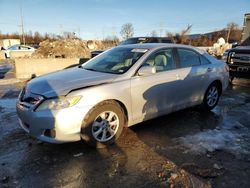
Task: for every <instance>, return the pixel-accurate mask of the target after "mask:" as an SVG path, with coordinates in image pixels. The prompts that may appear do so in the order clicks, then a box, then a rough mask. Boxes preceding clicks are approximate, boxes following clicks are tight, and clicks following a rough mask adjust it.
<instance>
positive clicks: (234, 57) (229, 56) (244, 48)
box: [222, 37, 250, 82]
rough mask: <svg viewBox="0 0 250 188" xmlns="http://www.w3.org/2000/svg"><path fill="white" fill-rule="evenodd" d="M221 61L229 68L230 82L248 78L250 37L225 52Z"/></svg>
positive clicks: (249, 72) (249, 69)
mask: <svg viewBox="0 0 250 188" xmlns="http://www.w3.org/2000/svg"><path fill="white" fill-rule="evenodd" d="M222 59H223V60H224V61H225V62H226V63H227V64H228V66H229V74H230V81H231V82H232V81H233V79H234V78H250V37H248V38H247V39H246V40H245V41H244V42H243V43H241V44H240V45H238V46H236V47H235V48H232V49H229V50H226V51H225V53H224V54H223V57H222Z"/></svg>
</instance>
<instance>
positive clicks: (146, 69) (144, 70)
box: [138, 66, 156, 76]
mask: <svg viewBox="0 0 250 188" xmlns="http://www.w3.org/2000/svg"><path fill="white" fill-rule="evenodd" d="M155 73H156V69H155V67H152V66H142V67H141V68H140V69H139V70H138V75H139V76H149V75H152V74H155Z"/></svg>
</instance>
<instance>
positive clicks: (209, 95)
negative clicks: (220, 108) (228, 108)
mask: <svg viewBox="0 0 250 188" xmlns="http://www.w3.org/2000/svg"><path fill="white" fill-rule="evenodd" d="M220 94H221V89H220V87H219V86H218V84H216V83H212V84H211V85H210V86H209V87H208V88H207V91H206V93H205V95H204V99H203V106H204V108H205V110H209V111H210V110H212V109H214V108H215V106H216V105H217V104H218V102H219V98H220Z"/></svg>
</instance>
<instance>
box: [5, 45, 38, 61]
mask: <svg viewBox="0 0 250 188" xmlns="http://www.w3.org/2000/svg"><path fill="white" fill-rule="evenodd" d="M34 51H35V48H33V47H31V46H26V45H20V44H16V45H13V46H10V47H9V48H7V49H6V50H5V58H10V53H11V52H34Z"/></svg>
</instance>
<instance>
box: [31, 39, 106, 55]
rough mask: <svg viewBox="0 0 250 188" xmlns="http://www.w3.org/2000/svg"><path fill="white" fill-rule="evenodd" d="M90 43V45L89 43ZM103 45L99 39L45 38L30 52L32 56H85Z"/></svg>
mask: <svg viewBox="0 0 250 188" xmlns="http://www.w3.org/2000/svg"><path fill="white" fill-rule="evenodd" d="M90 44H91V45H90ZM104 48H105V47H104V45H103V44H102V42H100V41H81V40H79V39H63V40H57V41H50V40H45V41H43V42H41V43H40V47H39V48H38V49H37V50H36V51H35V52H34V53H33V54H32V57H33V58H87V57H90V52H91V51H92V50H95V49H100V50H103V49H104Z"/></svg>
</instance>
